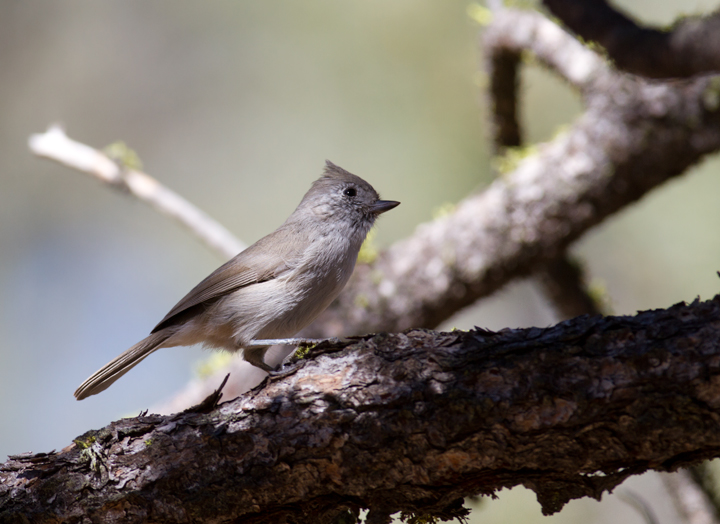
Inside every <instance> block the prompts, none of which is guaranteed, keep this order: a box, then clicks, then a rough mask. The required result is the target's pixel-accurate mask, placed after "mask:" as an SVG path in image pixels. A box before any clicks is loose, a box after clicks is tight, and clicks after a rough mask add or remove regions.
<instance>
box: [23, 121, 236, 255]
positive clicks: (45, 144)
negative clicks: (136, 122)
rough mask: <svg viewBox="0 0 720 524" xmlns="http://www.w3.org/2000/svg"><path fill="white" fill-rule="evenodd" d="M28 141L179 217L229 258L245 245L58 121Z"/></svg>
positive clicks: (33, 147) (52, 156)
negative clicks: (70, 135)
mask: <svg viewBox="0 0 720 524" xmlns="http://www.w3.org/2000/svg"><path fill="white" fill-rule="evenodd" d="M28 145H29V147H30V150H31V151H32V152H33V153H35V154H36V155H38V156H41V157H43V158H47V159H49V160H54V161H56V162H59V163H61V164H63V165H65V166H67V167H69V168H71V169H75V170H77V171H80V172H82V173H86V174H88V175H91V176H94V177H95V178H97V179H98V180H100V181H102V182H104V183H106V184H107V185H108V186H109V187H111V188H113V189H117V190H120V191H123V192H126V193H128V194H131V195H133V196H134V197H136V198H137V199H139V200H141V201H143V202H145V203H146V204H149V205H150V206H152V207H153V208H154V209H155V210H156V211H158V212H160V213H161V214H163V215H166V216H169V217H171V218H173V219H175V220H177V221H178V222H179V223H180V224H182V225H183V226H185V227H186V228H187V229H188V230H189V231H190V232H191V233H192V234H194V235H195V236H196V237H197V238H199V239H200V240H202V241H203V242H204V243H205V244H206V245H207V246H208V247H209V248H210V249H212V250H214V251H217V252H218V253H220V255H222V256H223V257H225V258H227V259H229V258H232V257H234V256H235V255H237V254H238V253H239V252H240V251H242V250H243V249H245V247H246V246H245V244H243V243H242V242H241V241H240V240H238V239H237V238H235V236H234V235H233V234H232V233H230V231H228V230H227V229H226V228H225V227H224V226H223V225H222V224H220V223H219V222H217V221H215V220H213V219H212V218H210V216H208V215H207V214H206V213H205V212H203V211H201V210H200V209H198V208H197V207H195V206H194V205H193V204H191V203H190V202H188V201H187V200H186V199H184V198H183V197H181V196H180V195H178V194H177V193H175V192H174V191H171V190H170V189H168V188H167V187H165V186H163V185H162V184H160V182H158V181H157V180H156V179H154V178H153V177H151V176H149V175H147V174H145V173H143V172H141V171H138V170H136V169H132V168H131V167H129V166H125V165H122V162H121V161H115V160H113V159H110V158H109V157H108V156H107V155H106V154H105V153H103V152H102V151H98V150H97V149H93V148H92V147H90V146H87V145H85V144H81V143H80V142H77V141H75V140H72V139H70V138H68V136H67V135H66V134H65V131H64V130H63V129H62V128H61V127H60V126H58V125H54V126H50V127H49V128H48V130H47V131H46V132H45V133H41V134H34V135H32V136H31V137H30V139H29V141H28Z"/></svg>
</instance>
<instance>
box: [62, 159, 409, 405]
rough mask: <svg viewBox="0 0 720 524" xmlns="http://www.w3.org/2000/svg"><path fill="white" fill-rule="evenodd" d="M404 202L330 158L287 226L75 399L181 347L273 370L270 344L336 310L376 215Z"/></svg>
mask: <svg viewBox="0 0 720 524" xmlns="http://www.w3.org/2000/svg"><path fill="white" fill-rule="evenodd" d="M399 204H400V202H397V201H394V200H381V199H380V196H379V195H378V193H377V191H375V189H374V188H373V187H372V186H371V185H370V184H369V183H368V182H366V181H365V180H363V179H362V178H360V177H358V176H356V175H353V174H352V173H350V172H348V171H346V170H344V169H342V168H341V167H339V166H337V165H335V164H333V163H332V162H330V161H329V160H328V161H326V162H325V169H324V171H323V173H322V176H320V178H318V179H317V180H316V181H315V182H313V184H312V185H311V187H310V189H309V190H308V192H307V193H306V194H305V196H304V197H303V198H302V200H301V201H300V204H299V205H298V206H297V208H296V209H295V211H293V213H292V214H291V215H290V216H289V217H288V218H287V220H285V222H284V223H283V224H282V225H281V226H280V227H279V228H278V229H276V230H275V231H273V232H272V233H270V234H269V235H267V236H265V237H263V238H261V239H260V240H258V241H257V242H255V243H254V244H253V245H251V246H250V247H248V248H247V249H245V250H243V251H241V252H240V253H239V254H237V255H236V256H235V257H234V258H232V259H231V260H229V261H228V262H226V263H225V264H223V265H222V266H220V267H219V268H217V269H216V270H215V271H214V272H212V273H211V274H210V275H209V276H208V277H207V278H205V279H204V280H203V281H201V282H200V283H199V284H198V285H197V286H195V287H194V288H193V289H192V290H191V291H190V292H189V293H188V294H187V295H185V296H184V297H183V298H182V299H181V300H180V301H179V302H178V303H177V304H176V305H175V306H174V307H173V308H172V309H171V310H170V311H169V312H168V314H167V315H165V317H164V318H163V319H162V320H161V321H160V322H159V323H158V324H157V325H156V326H155V328H154V329H153V330H152V331H151V333H150V335H149V336H148V337H146V338H145V339H143V340H141V341H140V342H138V343H137V344H135V345H134V346H132V347H131V348H129V349H128V350H126V351H125V352H124V353H122V354H121V355H119V356H118V357H116V358H115V359H114V360H112V361H111V362H109V363H108V364H106V365H105V366H103V367H102V368H101V369H99V370H98V371H96V372H95V373H93V374H92V375H91V376H90V377H89V378H88V379H87V380H85V382H83V383H82V384H81V385H80V387H78V388H77V390H76V391H75V393H74V396H75V398H76V399H77V400H83V399H85V398H87V397H89V396H92V395H96V394H98V393H100V392H102V391H104V390H105V389H107V388H108V387H109V386H110V385H112V384H113V383H114V382H115V381H116V380H118V379H119V378H120V377H121V376H123V375H124V374H125V373H127V372H128V371H130V369H132V368H133V367H135V366H136V365H137V364H139V363H140V362H141V361H142V360H144V359H145V358H146V357H147V356H148V355H150V354H151V353H153V352H154V351H157V350H158V349H161V348H167V347H174V346H189V345H193V344H199V343H200V344H203V345H204V346H206V347H208V348H214V349H224V350H228V351H232V352H236V351H242V355H243V358H244V359H245V360H246V361H247V362H249V363H250V364H252V365H253V366H256V367H258V368H260V369H262V370H264V371H267V372H271V371H273V368H271V367H270V366H269V365H268V364H267V363H265V360H264V358H265V352H266V351H267V349H268V348H269V346H270V345H272V344H276V343H292V342H294V341H295V340H297V339H288V338H287V337H291V336H293V335H294V334H296V333H297V332H298V331H300V330H301V329H302V328H304V327H305V326H307V325H308V324H310V323H311V322H312V321H313V320H314V319H315V318H316V317H317V316H318V315H319V314H320V313H321V312H322V311H323V310H325V308H327V307H328V306H329V305H330V303H331V302H332V301H333V300H334V299H335V298H336V297H337V296H338V294H339V293H340V291H341V290H342V289H343V287H344V286H345V284H346V283H347V281H348V279H349V278H350V275H351V274H352V272H353V269H354V267H355V261H356V260H357V256H358V252H359V251H360V246H361V245H362V243H363V241H364V240H365V237H366V236H367V233H368V232H369V231H370V229H371V228H372V226H373V224H374V223H375V220H376V218H377V217H378V216H379V215H380V214H382V213H384V212H386V211H389V210H390V209H393V208H395V207H396V206H398V205H399ZM270 339H281V340H270Z"/></svg>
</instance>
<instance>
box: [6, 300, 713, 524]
mask: <svg viewBox="0 0 720 524" xmlns="http://www.w3.org/2000/svg"><path fill="white" fill-rule="evenodd" d="M718 408H720V296H718V297H715V299H713V300H711V301H708V302H704V303H700V302H698V301H696V302H695V303H693V304H691V305H684V304H679V305H676V306H673V307H672V308H670V309H668V310H657V311H647V312H643V313H639V314H638V315H637V316H635V317H588V316H585V317H579V318H576V319H574V320H570V321H565V322H563V323H561V324H558V325H557V326H554V327H552V328H547V329H538V328H532V329H524V330H505V331H503V332H500V333H491V332H488V331H484V330H476V331H471V332H453V333H435V332H429V331H422V330H412V331H409V332H407V333H404V334H381V335H377V336H375V337H372V338H369V337H365V338H363V339H359V340H357V341H356V342H354V343H350V344H338V345H331V344H327V343H324V344H321V345H320V346H317V347H316V348H315V349H314V350H313V351H312V353H311V355H310V356H309V358H308V359H306V360H303V361H299V362H297V363H296V364H295V365H293V366H292V367H289V368H286V369H285V370H284V371H283V372H282V373H279V374H278V375H276V376H274V377H272V378H271V379H270V380H269V381H267V382H266V383H264V385H263V386H261V387H260V388H257V389H256V390H254V391H252V392H251V393H249V394H247V395H245V396H243V397H240V398H238V399H236V400H233V401H231V402H228V403H226V404H222V405H221V406H220V407H219V408H218V409H217V410H215V411H213V412H212V413H210V414H200V413H197V412H185V413H180V414H177V415H173V416H159V415H150V416H140V417H138V418H135V419H123V420H120V421H118V422H115V423H113V424H111V425H110V426H108V427H106V428H104V429H102V430H99V431H91V432H88V433H86V434H85V435H83V436H81V437H79V438H78V439H77V440H76V441H75V442H76V444H75V445H73V446H71V447H70V448H67V449H65V450H63V451H62V452H60V453H50V454H40V455H27V456H20V457H13V458H11V460H9V461H8V462H7V463H5V464H3V465H2V466H0V521H2V522H13V521H15V520H17V519H22V518H25V519H27V520H30V521H33V522H39V523H40V522H58V521H62V522H68V523H73V522H81V521H82V522H100V521H102V522H106V523H109V522H126V523H132V522H149V521H154V522H158V521H163V522H167V521H173V522H191V521H203V522H221V521H222V522H226V521H233V522H253V523H259V522H279V521H282V519H283V518H287V519H288V522H308V521H313V522H327V521H328V520H329V519H330V518H331V517H333V516H335V515H336V514H337V513H338V511H340V509H343V508H344V509H348V508H349V509H351V510H357V509H358V508H361V507H367V508H370V509H371V511H372V512H375V515H379V516H382V515H387V514H389V513H392V512H395V511H399V510H406V511H415V512H429V513H442V514H444V515H453V514H455V515H457V514H460V512H461V511H462V509H461V506H459V505H458V503H457V501H458V500H459V499H461V498H462V497H465V496H467V495H471V494H490V493H493V492H495V491H496V490H498V489H500V488H502V487H509V486H515V485H519V484H522V485H524V486H526V487H529V488H531V489H533V490H534V491H535V492H536V493H537V495H538V500H539V501H540V503H541V505H542V507H543V511H544V512H545V513H552V512H555V511H558V510H559V509H560V508H561V507H562V506H563V505H564V504H565V503H566V502H567V501H568V500H571V499H574V498H579V497H585V496H590V497H595V498H599V497H600V496H601V495H602V493H603V492H605V491H607V490H611V489H612V488H614V487H615V486H616V485H617V484H619V483H620V482H622V481H623V480H624V479H625V478H627V477H628V476H630V475H633V474H636V473H641V472H643V471H646V470H649V469H653V470H659V471H670V470H674V469H676V468H678V467H683V466H687V465H690V464H693V463H697V462H699V461H701V460H704V459H707V458H711V457H717V456H720V416H718ZM379 516H378V517H377V519H379V520H381V519H380V517H379ZM13 519H15V520H13ZM18 521H19V520H18Z"/></svg>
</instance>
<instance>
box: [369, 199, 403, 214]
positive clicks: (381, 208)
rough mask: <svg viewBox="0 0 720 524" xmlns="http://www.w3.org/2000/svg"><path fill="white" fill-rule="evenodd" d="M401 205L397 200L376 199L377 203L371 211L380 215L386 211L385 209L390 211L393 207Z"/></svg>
mask: <svg viewBox="0 0 720 524" xmlns="http://www.w3.org/2000/svg"><path fill="white" fill-rule="evenodd" d="M399 205H400V202H396V201H395V200H376V201H375V203H374V204H373V205H372V207H371V208H370V211H372V212H373V213H375V214H376V215H379V214H380V213H384V212H385V211H390V210H391V209H392V208H394V207H397V206H399Z"/></svg>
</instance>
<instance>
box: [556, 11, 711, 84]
mask: <svg viewBox="0 0 720 524" xmlns="http://www.w3.org/2000/svg"><path fill="white" fill-rule="evenodd" d="M543 3H544V4H545V6H546V7H547V8H548V9H549V10H550V11H551V12H552V14H553V15H555V16H557V17H558V18H559V19H560V20H562V21H563V22H564V23H565V24H566V25H567V26H568V27H569V28H570V30H572V31H574V32H575V33H577V34H578V35H580V36H581V37H582V38H583V39H585V40H587V41H593V42H597V43H598V44H600V45H601V46H603V47H604V48H605V50H606V51H607V53H608V55H609V56H610V58H611V59H612V60H613V61H614V62H615V64H616V65H617V66H618V67H619V68H620V69H622V70H624V71H627V72H629V73H634V74H637V75H642V76H646V77H648V78H685V77H690V76H693V75H701V74H707V73H717V72H719V71H720V12H715V13H713V14H711V15H709V16H707V17H703V18H699V17H689V18H685V19H683V20H680V21H678V22H677V23H675V24H674V26H673V27H672V28H671V29H670V30H665V29H661V30H658V29H651V28H647V27H641V26H639V25H637V24H636V23H635V22H634V21H633V20H631V19H630V18H628V17H627V16H625V15H624V14H622V13H620V12H619V11H617V10H615V9H613V8H612V7H611V6H610V5H609V4H608V3H607V2H606V1H605V0H583V1H582V2H578V1H577V0H543Z"/></svg>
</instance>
